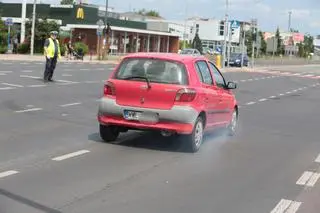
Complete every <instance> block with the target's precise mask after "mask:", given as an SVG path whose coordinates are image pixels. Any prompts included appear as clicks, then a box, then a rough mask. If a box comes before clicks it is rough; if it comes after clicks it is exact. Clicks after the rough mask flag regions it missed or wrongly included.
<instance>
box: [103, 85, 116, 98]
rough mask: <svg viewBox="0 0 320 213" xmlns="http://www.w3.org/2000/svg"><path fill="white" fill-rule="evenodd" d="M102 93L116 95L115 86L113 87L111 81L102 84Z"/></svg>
mask: <svg viewBox="0 0 320 213" xmlns="http://www.w3.org/2000/svg"><path fill="white" fill-rule="evenodd" d="M103 93H104V95H112V96H114V95H116V88H115V87H114V84H113V83H111V82H107V83H106V84H105V85H104V91H103Z"/></svg>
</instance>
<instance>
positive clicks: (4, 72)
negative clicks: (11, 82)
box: [0, 71, 12, 74]
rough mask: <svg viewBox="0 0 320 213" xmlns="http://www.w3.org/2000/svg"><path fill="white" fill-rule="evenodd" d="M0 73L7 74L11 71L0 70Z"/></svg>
mask: <svg viewBox="0 0 320 213" xmlns="http://www.w3.org/2000/svg"><path fill="white" fill-rule="evenodd" d="M0 73H2V74H8V73H12V71H0Z"/></svg>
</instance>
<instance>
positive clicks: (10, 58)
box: [0, 54, 120, 64]
mask: <svg viewBox="0 0 320 213" xmlns="http://www.w3.org/2000/svg"><path fill="white" fill-rule="evenodd" d="M110 57H112V59H110V60H103V61H100V60H97V59H96V56H92V60H90V56H85V57H84V59H83V61H81V60H68V59H67V58H65V57H61V59H60V60H59V61H62V62H70V63H74V62H76V63H79V62H80V63H95V64H118V63H119V62H120V57H119V58H118V59H117V58H115V57H113V56H110ZM0 60H7V61H45V57H44V56H42V55H33V56H31V55H22V54H0Z"/></svg>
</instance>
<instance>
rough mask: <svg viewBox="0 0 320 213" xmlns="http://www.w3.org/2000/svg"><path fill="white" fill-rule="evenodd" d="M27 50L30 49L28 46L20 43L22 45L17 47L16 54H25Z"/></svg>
mask: <svg viewBox="0 0 320 213" xmlns="http://www.w3.org/2000/svg"><path fill="white" fill-rule="evenodd" d="M29 49H30V47H29V44H27V43H22V44H20V45H19V46H18V53H20V54H26V53H28V52H29Z"/></svg>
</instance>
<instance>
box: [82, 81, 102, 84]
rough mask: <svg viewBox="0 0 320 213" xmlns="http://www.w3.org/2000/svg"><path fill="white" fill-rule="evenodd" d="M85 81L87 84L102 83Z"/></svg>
mask: <svg viewBox="0 0 320 213" xmlns="http://www.w3.org/2000/svg"><path fill="white" fill-rule="evenodd" d="M84 83H86V84H96V83H100V81H84Z"/></svg>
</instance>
